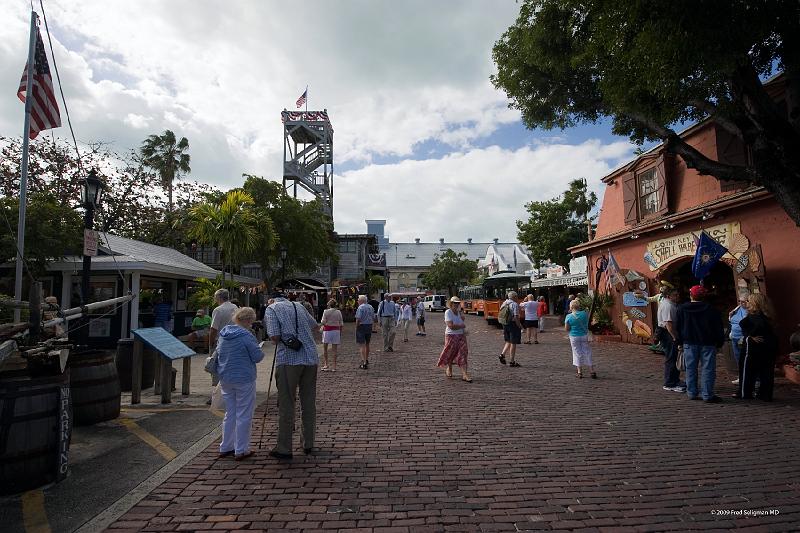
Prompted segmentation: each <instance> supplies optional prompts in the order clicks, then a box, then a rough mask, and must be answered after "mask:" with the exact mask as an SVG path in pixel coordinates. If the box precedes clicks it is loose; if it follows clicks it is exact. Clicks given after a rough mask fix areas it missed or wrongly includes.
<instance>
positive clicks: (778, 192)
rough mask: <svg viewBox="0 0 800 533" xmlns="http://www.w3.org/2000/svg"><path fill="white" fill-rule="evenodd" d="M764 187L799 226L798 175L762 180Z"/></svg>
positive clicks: (799, 184) (799, 189)
mask: <svg viewBox="0 0 800 533" xmlns="http://www.w3.org/2000/svg"><path fill="white" fill-rule="evenodd" d="M764 188H765V189H767V190H768V191H769V192H771V193H772V194H773V195H774V196H775V200H776V201H777V202H778V204H779V205H780V206H781V207H783V210H784V211H786V214H787V215H789V218H791V219H792V220H793V221H794V223H795V225H797V226H798V227H800V177H794V179H792V177H788V178H783V177H781V178H774V177H773V178H772V179H771V180H769V181H765V182H764Z"/></svg>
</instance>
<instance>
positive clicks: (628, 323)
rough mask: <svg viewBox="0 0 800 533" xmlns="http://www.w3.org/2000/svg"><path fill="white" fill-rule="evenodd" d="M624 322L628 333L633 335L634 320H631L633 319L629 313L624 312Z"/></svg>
mask: <svg viewBox="0 0 800 533" xmlns="http://www.w3.org/2000/svg"><path fill="white" fill-rule="evenodd" d="M622 320H623V322H625V326H626V327H627V328H628V333H631V334H633V320H631V317H629V316H628V313H625V312H624V311H623V313H622Z"/></svg>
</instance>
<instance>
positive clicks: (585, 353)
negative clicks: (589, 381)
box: [564, 298, 597, 379]
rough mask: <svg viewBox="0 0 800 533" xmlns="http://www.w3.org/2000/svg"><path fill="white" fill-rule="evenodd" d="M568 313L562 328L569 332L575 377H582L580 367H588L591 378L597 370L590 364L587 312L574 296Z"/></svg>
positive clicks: (590, 351) (595, 377)
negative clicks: (575, 371)
mask: <svg viewBox="0 0 800 533" xmlns="http://www.w3.org/2000/svg"><path fill="white" fill-rule="evenodd" d="M569 310H570V313H569V314H568V315H567V317H566V318H565V319H564V329H565V330H566V331H567V333H569V343H570V345H571V346H572V364H573V365H575V367H576V368H577V369H578V373H577V377H579V378H582V377H583V372H582V371H581V370H582V367H584V366H586V367H589V372H591V376H592V378H593V379H597V372H595V371H594V365H593V364H592V347H591V346H589V314H588V313H587V312H586V311H584V310H582V309H581V302H580V301H579V300H578V299H577V298H575V299H574V300H572V301H571V302H570V304H569Z"/></svg>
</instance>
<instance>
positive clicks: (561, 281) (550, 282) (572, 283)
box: [531, 272, 589, 287]
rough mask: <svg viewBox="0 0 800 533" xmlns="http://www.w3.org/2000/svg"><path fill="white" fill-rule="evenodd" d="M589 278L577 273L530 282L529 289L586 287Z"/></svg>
mask: <svg viewBox="0 0 800 533" xmlns="http://www.w3.org/2000/svg"><path fill="white" fill-rule="evenodd" d="M588 283H589V277H588V276H587V275H586V274H585V273H583V272H579V273H577V274H567V275H566V276H558V277H555V278H544V279H537V280H534V281H531V287H578V286H581V285H588Z"/></svg>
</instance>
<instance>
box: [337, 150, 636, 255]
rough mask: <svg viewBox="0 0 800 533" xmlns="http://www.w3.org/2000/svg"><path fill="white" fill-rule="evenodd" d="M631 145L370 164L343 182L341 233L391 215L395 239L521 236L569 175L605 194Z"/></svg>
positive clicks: (496, 152)
mask: <svg viewBox="0 0 800 533" xmlns="http://www.w3.org/2000/svg"><path fill="white" fill-rule="evenodd" d="M633 148H634V147H633V145H631V144H630V143H628V142H623V141H620V142H614V143H611V144H603V143H601V142H599V141H597V140H591V141H586V142H584V143H582V144H579V145H569V144H563V143H562V144H538V145H536V146H529V147H524V148H520V149H518V150H507V149H503V148H500V147H497V146H492V147H489V148H485V149H471V150H469V151H465V152H458V153H453V154H450V155H448V156H446V157H443V158H441V159H428V160H424V161H414V160H405V161H401V162H399V163H397V164H392V165H369V166H366V167H364V168H361V169H359V170H354V171H351V172H347V173H345V174H344V175H343V176H342V177H341V178H340V179H339V180H338V182H337V184H336V198H335V199H334V216H335V218H336V221H337V231H339V232H343V233H363V232H364V231H365V229H366V225H365V223H364V219H386V232H387V234H388V235H389V238H390V239H392V241H398V242H410V241H411V240H412V239H414V238H417V237H419V238H421V239H422V240H423V241H428V242H432V241H437V240H438V239H439V238H441V237H444V238H445V239H446V240H447V241H452V242H464V241H465V240H466V239H467V238H468V237H472V238H473V239H475V240H476V241H490V240H491V239H493V238H495V237H497V238H500V239H501V240H505V241H508V240H516V234H517V230H516V221H517V220H524V219H527V216H526V212H525V209H524V205H525V203H527V202H529V201H532V200H546V199H550V198H553V197H555V196H557V195H559V194H561V193H562V192H564V190H565V189H566V188H567V184H568V182H569V181H570V180H573V179H575V178H579V177H586V178H587V179H588V181H589V186H590V189H591V190H594V191H595V192H600V187H601V184H600V181H599V180H600V178H601V177H602V176H603V175H605V174H607V173H608V172H609V171H610V170H611V169H613V168H614V166H615V165H616V163H617V161H619V160H620V159H622V158H629V157H630V156H631V154H632V153H633Z"/></svg>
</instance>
